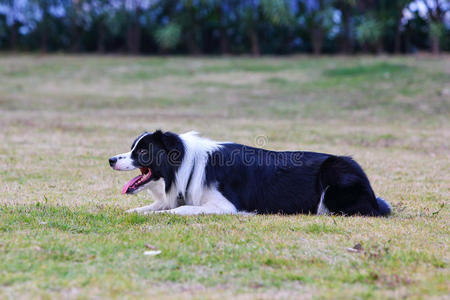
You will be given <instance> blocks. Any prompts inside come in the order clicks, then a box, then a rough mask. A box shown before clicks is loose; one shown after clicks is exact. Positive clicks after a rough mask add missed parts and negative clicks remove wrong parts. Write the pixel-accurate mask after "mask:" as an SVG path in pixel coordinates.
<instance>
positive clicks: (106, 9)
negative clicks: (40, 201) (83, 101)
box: [0, 0, 450, 55]
mask: <svg viewBox="0 0 450 300" xmlns="http://www.w3.org/2000/svg"><path fill="white" fill-rule="evenodd" d="M449 9H450V4H449V2H448V1H446V0H414V1H411V0H362V1H356V0H316V1H312V0H242V1H240V0H222V1H220V0H110V1H106V0H1V1H0V49H2V50H10V51H35V50H40V51H42V52H48V51H70V52H99V53H104V52H113V53H116V52H122V53H123V52H127V53H131V54H138V53H152V54H157V53H182V54H186V53H188V54H242V53H251V54H253V55H259V54H285V53H296V52H312V53H315V54H320V53H347V54H349V53H355V52H377V53H381V52H391V53H401V52H403V53H411V52H416V51H418V50H430V51H432V52H433V53H438V52H439V51H442V50H444V51H445V50H450V41H449V40H450V39H449V38H448V37H449V33H450V25H449V24H450V13H449Z"/></svg>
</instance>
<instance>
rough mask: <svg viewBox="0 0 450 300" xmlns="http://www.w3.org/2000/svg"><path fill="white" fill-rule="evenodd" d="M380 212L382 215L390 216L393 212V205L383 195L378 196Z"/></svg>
mask: <svg viewBox="0 0 450 300" xmlns="http://www.w3.org/2000/svg"><path fill="white" fill-rule="evenodd" d="M377 203H378V212H379V213H380V216H388V215H390V214H391V212H392V208H391V205H390V204H389V203H388V202H387V201H386V200H384V199H383V198H381V197H377Z"/></svg>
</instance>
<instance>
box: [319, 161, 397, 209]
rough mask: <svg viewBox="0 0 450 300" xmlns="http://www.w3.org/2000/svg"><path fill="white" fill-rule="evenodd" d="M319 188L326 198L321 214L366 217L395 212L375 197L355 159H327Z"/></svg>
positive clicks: (321, 173) (322, 198)
mask: <svg viewBox="0 0 450 300" xmlns="http://www.w3.org/2000/svg"><path fill="white" fill-rule="evenodd" d="M317 186H318V190H319V192H320V193H321V195H322V196H321V198H320V200H319V204H318V208H317V212H318V213H320V212H323V211H327V212H331V213H336V214H344V215H363V216H387V215H389V214H390V213H391V207H390V205H389V204H388V203H387V202H386V201H385V200H384V199H382V198H379V197H378V198H377V197H376V196H375V193H374V192H373V190H372V187H371V186H370V182H369V179H368V178H367V176H366V174H365V173H364V171H363V170H362V168H361V167H360V166H359V165H358V164H357V163H356V162H355V161H354V160H353V159H352V158H351V157H345V156H330V157H329V158H327V159H326V160H325V161H324V162H323V163H322V165H321V167H320V170H319V175H318V184H317ZM324 208H326V210H324Z"/></svg>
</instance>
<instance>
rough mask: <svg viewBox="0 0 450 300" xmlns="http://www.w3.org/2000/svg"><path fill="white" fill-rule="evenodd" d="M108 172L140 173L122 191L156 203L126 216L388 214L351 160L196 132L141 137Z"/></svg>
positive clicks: (381, 201)
mask: <svg viewBox="0 0 450 300" xmlns="http://www.w3.org/2000/svg"><path fill="white" fill-rule="evenodd" d="M109 164H110V166H111V167H112V168H113V169H114V170H119V171H129V170H134V169H137V168H139V169H140V171H141V175H139V176H137V177H135V178H133V179H132V180H131V181H130V182H128V183H127V184H126V185H125V186H124V187H123V189H122V193H123V194H125V193H126V194H135V193H138V192H140V191H142V190H144V189H149V190H150V191H151V192H153V196H154V198H156V201H155V202H154V203H153V204H152V205H149V206H145V207H140V208H137V209H133V210H130V211H135V212H140V213H149V212H169V213H175V214H180V215H194V214H233V213H237V212H256V213H263V214H271V213H282V214H297V213H306V214H343V215H365V216H386V215H388V214H389V213H390V212H391V208H390V206H389V204H388V203H387V202H386V201H385V200H383V199H381V198H377V197H375V194H374V192H373V190H372V188H371V186H370V183H369V180H368V179H367V176H366V174H365V173H364V171H363V170H362V169H361V167H360V166H359V165H358V164H357V163H356V162H355V161H354V160H353V159H352V158H350V157H345V156H335V155H330V154H324V153H314V152H301V151H298V152H297V151H294V152H291V151H285V152H276V151H269V150H265V149H261V148H255V147H249V146H245V145H240V144H235V143H228V142H215V141H212V140H209V139H206V138H202V137H200V136H198V134H197V133H195V132H188V133H184V134H181V135H177V134H175V133H172V132H162V131H160V130H157V131H155V132H154V133H148V132H145V133H143V134H142V135H141V136H139V137H138V138H137V139H136V140H135V141H134V143H133V144H132V146H131V151H130V152H127V153H123V154H119V155H116V156H113V157H111V158H110V159H109Z"/></svg>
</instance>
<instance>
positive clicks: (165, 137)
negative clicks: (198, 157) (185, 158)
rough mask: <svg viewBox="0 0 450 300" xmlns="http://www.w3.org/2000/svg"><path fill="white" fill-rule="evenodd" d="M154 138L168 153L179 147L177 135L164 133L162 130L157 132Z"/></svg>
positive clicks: (168, 132)
mask: <svg viewBox="0 0 450 300" xmlns="http://www.w3.org/2000/svg"><path fill="white" fill-rule="evenodd" d="M153 136H154V137H155V139H156V140H157V141H159V142H160V143H161V145H162V146H163V147H164V149H165V150H167V151H169V150H171V149H174V148H175V147H176V146H177V143H178V136H177V135H176V134H175V133H172V132H170V131H167V132H162V131H161V130H156V131H155V133H154V134H153Z"/></svg>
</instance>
